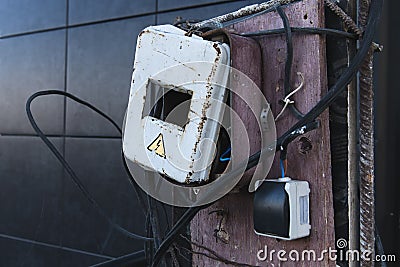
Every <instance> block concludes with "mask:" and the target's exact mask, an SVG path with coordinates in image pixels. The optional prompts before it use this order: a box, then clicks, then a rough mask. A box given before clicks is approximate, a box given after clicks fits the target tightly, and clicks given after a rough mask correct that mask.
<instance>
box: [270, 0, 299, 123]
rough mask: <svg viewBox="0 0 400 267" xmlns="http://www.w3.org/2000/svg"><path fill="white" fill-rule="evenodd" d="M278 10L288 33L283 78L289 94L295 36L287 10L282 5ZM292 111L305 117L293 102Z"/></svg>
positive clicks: (285, 89)
mask: <svg viewBox="0 0 400 267" xmlns="http://www.w3.org/2000/svg"><path fill="white" fill-rule="evenodd" d="M276 11H278V14H279V16H280V17H281V19H282V22H283V27H284V29H285V35H286V62H285V77H284V79H283V88H284V92H285V96H287V95H289V94H290V93H291V92H292V90H291V89H290V75H291V74H292V65H293V38H292V30H291V29H290V24H289V19H288V17H287V16H286V13H285V11H283V9H282V7H281V6H277V7H276ZM289 108H290V111H291V112H292V113H293V115H294V116H295V117H296V118H297V119H301V118H303V116H304V115H303V114H302V113H301V112H300V111H299V110H298V109H297V108H296V106H295V105H294V103H293V104H289Z"/></svg>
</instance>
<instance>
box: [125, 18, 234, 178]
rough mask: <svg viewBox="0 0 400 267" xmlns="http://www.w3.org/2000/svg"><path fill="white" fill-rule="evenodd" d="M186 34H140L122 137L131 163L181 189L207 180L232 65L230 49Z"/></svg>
mask: <svg viewBox="0 0 400 267" xmlns="http://www.w3.org/2000/svg"><path fill="white" fill-rule="evenodd" d="M185 34H186V32H185V31H183V30H181V29H179V28H176V27H174V26H171V25H161V26H151V27H148V28H146V29H144V30H143V31H142V32H141V33H140V34H139V36H138V39H137V46H136V55H135V62H134V71H133V75H132V83H131V89H130V98H129V103H128V108H127V113H126V119H125V125H124V134H123V151H124V155H125V157H126V158H127V159H128V160H130V161H132V162H135V163H137V164H139V165H140V166H142V167H144V168H145V169H148V170H152V171H156V172H159V173H161V174H162V175H164V176H166V177H168V178H170V179H173V180H174V181H176V182H179V183H191V182H201V181H206V180H207V179H208V177H209V173H210V168H211V163H212V161H213V159H214V156H215V153H216V151H215V150H216V148H215V143H216V142H217V138H218V134H219V129H220V125H219V123H218V120H219V118H222V116H223V112H224V106H223V105H222V104H221V103H224V102H225V100H226V96H227V94H226V91H227V90H226V89H225V86H226V85H227V82H228V76H229V68H227V66H226V65H229V61H230V54H229V46H228V45H227V44H223V43H220V42H213V41H208V40H203V39H202V38H201V37H199V36H196V35H193V36H191V37H189V36H186V35H185ZM210 118H213V119H210Z"/></svg>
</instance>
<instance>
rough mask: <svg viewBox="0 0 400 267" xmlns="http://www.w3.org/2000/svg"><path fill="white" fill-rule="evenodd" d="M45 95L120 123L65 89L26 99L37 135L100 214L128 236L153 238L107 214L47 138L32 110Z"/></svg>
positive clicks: (43, 92) (30, 119)
mask: <svg viewBox="0 0 400 267" xmlns="http://www.w3.org/2000/svg"><path fill="white" fill-rule="evenodd" d="M45 95H62V96H66V97H68V98H70V99H72V100H74V101H76V102H78V103H80V104H82V105H85V106H87V107H88V108H90V109H92V110H93V111H95V112H97V113H98V114H100V115H101V116H102V117H103V118H105V119H107V120H108V121H109V122H110V123H111V124H113V125H114V127H115V128H116V129H117V130H118V132H120V133H121V132H122V131H121V129H120V128H119V126H118V124H116V123H115V122H114V121H113V120H112V119H111V118H110V117H109V116H107V115H106V114H105V113H104V112H102V111H101V110H99V109H97V108H96V107H94V106H93V105H91V104H90V103H88V102H86V101H83V100H81V99H79V98H77V97H76V96H74V95H72V94H69V93H67V92H63V91H58V90H45V91H40V92H36V93H34V94H33V95H31V96H30V97H29V98H28V100H27V101H26V114H27V116H28V119H29V122H30V123H31V125H32V128H33V129H34V130H35V132H36V133H37V135H38V136H39V137H40V139H42V141H43V142H44V143H45V144H46V146H47V147H48V148H49V149H50V151H51V152H52V153H53V154H54V156H55V157H56V158H57V160H58V161H59V162H60V163H61V164H62V165H63V167H64V168H65V170H66V171H67V172H68V174H69V175H70V177H71V179H72V181H73V182H74V184H75V185H76V186H77V187H78V189H79V190H80V191H81V192H82V194H83V195H84V196H85V198H86V199H87V200H88V201H89V203H90V204H91V205H92V206H93V208H94V209H95V210H97V212H98V213H99V214H101V215H102V216H103V217H104V218H105V219H106V220H107V222H108V223H109V224H110V226H112V227H113V228H114V229H115V230H117V231H119V232H120V233H122V234H124V235H125V236H127V237H130V238H134V239H139V240H152V238H148V237H144V236H141V235H138V234H135V233H131V232H129V231H128V230H126V229H125V228H123V227H121V226H120V225H118V224H116V223H114V222H113V221H112V220H111V218H110V217H109V216H108V215H107V214H106V212H105V211H104V210H103V209H102V208H101V207H100V205H99V204H98V203H97V201H96V200H95V199H94V198H93V197H92V195H91V194H90V193H89V191H88V190H87V188H86V187H85V185H84V184H83V183H82V181H81V180H80V179H79V178H78V176H77V175H76V174H75V172H74V170H73V169H72V168H71V166H70V165H69V164H68V162H67V161H66V160H65V158H64V157H63V156H62V155H61V154H60V152H58V150H57V148H56V147H55V146H54V145H53V143H52V142H50V140H49V139H48V138H47V136H46V135H45V134H44V133H43V132H42V130H41V129H40V128H39V126H38V125H37V124H36V121H35V119H34V118H33V115H32V111H31V103H32V101H33V100H34V99H35V98H37V97H40V96H45Z"/></svg>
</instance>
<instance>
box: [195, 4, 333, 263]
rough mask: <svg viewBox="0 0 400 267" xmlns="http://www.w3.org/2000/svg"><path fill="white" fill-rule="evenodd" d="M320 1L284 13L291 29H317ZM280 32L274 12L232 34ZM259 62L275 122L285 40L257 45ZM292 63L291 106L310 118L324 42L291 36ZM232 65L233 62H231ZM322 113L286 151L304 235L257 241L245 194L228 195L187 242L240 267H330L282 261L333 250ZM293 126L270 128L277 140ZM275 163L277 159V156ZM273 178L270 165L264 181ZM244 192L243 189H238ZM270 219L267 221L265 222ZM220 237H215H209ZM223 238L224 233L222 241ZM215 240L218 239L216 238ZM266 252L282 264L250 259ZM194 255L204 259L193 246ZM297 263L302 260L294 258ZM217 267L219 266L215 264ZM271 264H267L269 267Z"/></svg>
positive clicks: (322, 76) (322, 79)
mask: <svg viewBox="0 0 400 267" xmlns="http://www.w3.org/2000/svg"><path fill="white" fill-rule="evenodd" d="M323 7H324V5H323V1H322V0H319V1H316V0H305V1H302V2H300V3H296V4H293V5H290V6H288V7H286V8H284V10H285V12H286V13H287V15H288V17H289V21H290V24H291V26H292V27H323V26H324V13H323ZM276 28H282V21H281V19H280V17H279V16H278V14H277V13H276V12H271V13H268V14H264V15H261V16H258V17H255V18H252V19H249V20H246V21H244V22H240V23H238V24H235V25H234V26H233V29H234V31H235V32H238V33H243V32H254V31H259V30H267V29H276ZM257 40H258V42H259V44H260V47H261V51H262V61H263V67H262V69H263V71H262V77H261V79H262V87H261V88H260V89H261V90H262V91H263V92H264V94H265V96H266V97H267V99H268V101H269V102H270V104H271V109H272V111H273V112H274V115H276V114H277V113H278V112H279V111H280V110H281V108H282V105H281V104H279V100H281V99H283V98H284V91H283V77H284V64H285V57H286V43H285V37H284V35H272V36H264V37H258V38H257ZM293 46H294V64H293V68H292V76H291V86H292V87H295V86H297V85H298V84H299V83H300V80H299V78H298V75H296V73H297V72H301V73H302V74H303V75H304V78H305V86H304V88H303V89H302V90H301V91H299V92H298V93H297V94H296V95H295V96H294V97H293V99H294V100H295V102H296V106H297V107H298V109H299V110H300V111H302V112H303V113H305V112H307V111H309V110H310V109H311V108H312V107H313V106H314V105H315V104H316V103H317V102H318V100H319V99H320V98H321V96H322V95H324V94H325V93H326V91H327V76H326V59H325V38H324V37H323V36H320V35H315V34H303V33H301V34H300V33H295V34H294V36H293ZM232 60H235V58H233V59H232ZM328 119H329V118H328V112H327V111H326V112H324V113H323V114H322V115H321V116H320V117H319V120H320V122H321V127H320V128H319V129H317V130H315V131H313V132H310V133H307V134H306V135H305V136H303V137H301V138H298V139H296V140H295V141H294V142H292V143H291V145H290V146H289V150H288V163H289V164H288V170H287V174H288V176H289V177H292V178H293V179H298V180H307V181H309V183H310V188H311V194H310V212H311V227H312V228H311V235H310V236H309V237H307V238H303V239H299V240H295V241H277V240H276V239H273V238H267V237H261V236H257V235H256V234H255V233H254V230H253V221H252V220H253V218H252V205H253V203H252V200H253V195H252V194H250V193H249V192H247V190H240V191H239V192H238V191H235V192H236V193H231V194H229V195H227V196H225V197H224V198H222V199H221V200H219V201H218V202H217V203H215V204H214V205H212V206H210V207H209V208H207V209H205V210H203V211H201V212H200V213H199V214H198V215H197V216H196V217H195V218H194V219H193V220H192V223H191V234H192V240H193V241H194V242H196V243H198V244H200V245H202V246H205V247H208V248H210V249H211V251H213V252H215V253H216V254H218V255H220V256H222V257H224V258H226V259H228V260H230V261H235V262H239V263H246V264H250V265H257V266H259V265H261V266H299V265H301V266H335V262H334V261H329V259H328V255H325V257H324V259H323V260H322V261H318V260H316V261H309V262H308V261H305V262H298V261H297V262H296V261H291V260H290V259H289V255H288V254H289V252H290V251H291V250H296V251H298V253H299V254H300V257H301V254H302V252H303V251H304V250H307V251H310V250H314V251H315V253H316V257H317V258H318V257H319V256H320V253H321V252H322V251H323V250H324V249H329V247H330V248H332V249H334V248H335V244H334V222H333V202H332V181H331V172H330V162H331V161H330V145H329V144H330V142H329V123H328ZM295 122H296V119H295V118H294V116H293V115H292V114H291V113H290V111H289V109H288V110H287V111H285V113H284V115H283V116H282V118H281V119H280V120H279V121H278V122H277V135H278V136H279V135H281V134H282V133H284V132H285V131H286V130H287V129H289V127H290V126H291V125H293V124H294V123H295ZM278 156H279V155H278ZM277 177H279V167H278V164H277V159H276V160H275V163H274V165H273V167H272V169H271V171H270V173H269V175H268V178H277ZM245 189H247V188H245ZM265 219H266V220H273V219H274V218H265ZM218 232H219V233H220V234H219V235H218V234H217V235H215V233H218ZM221 233H223V234H221ZM216 236H217V237H216ZM266 247H267V250H268V251H267V252H268V253H270V252H271V250H275V251H276V252H277V251H279V250H285V251H286V252H287V254H286V255H285V257H286V258H287V259H288V261H287V262H282V261H279V260H278V257H277V253H276V252H275V254H274V256H273V258H272V259H270V258H267V259H266V261H259V260H258V259H257V252H258V251H259V250H262V249H265V248H266ZM193 249H194V251H197V252H200V253H208V254H209V253H210V252H209V251H206V250H203V249H201V248H199V247H196V246H194V247H193ZM300 259H301V258H300ZM219 264H220V265H219ZM272 264H274V265H272ZM193 266H226V265H225V264H221V263H218V262H217V261H215V260H214V259H210V258H209V257H206V256H204V255H201V254H199V253H198V254H194V255H193Z"/></svg>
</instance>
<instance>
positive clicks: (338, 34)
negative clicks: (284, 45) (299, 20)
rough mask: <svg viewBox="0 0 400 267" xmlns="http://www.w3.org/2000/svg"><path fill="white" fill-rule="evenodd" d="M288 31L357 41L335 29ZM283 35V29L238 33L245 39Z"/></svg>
mask: <svg viewBox="0 0 400 267" xmlns="http://www.w3.org/2000/svg"><path fill="white" fill-rule="evenodd" d="M290 30H291V31H292V32H293V33H307V34H310V33H311V34H312V33H314V34H325V35H331V36H336V37H342V38H348V39H358V37H357V35H356V34H353V33H349V32H345V31H340V30H335V29H328V28H316V27H290ZM283 33H285V29H284V28H281V29H272V30H263V31H256V32H246V33H240V34H239V35H241V36H246V37H257V36H265V35H274V34H283Z"/></svg>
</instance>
